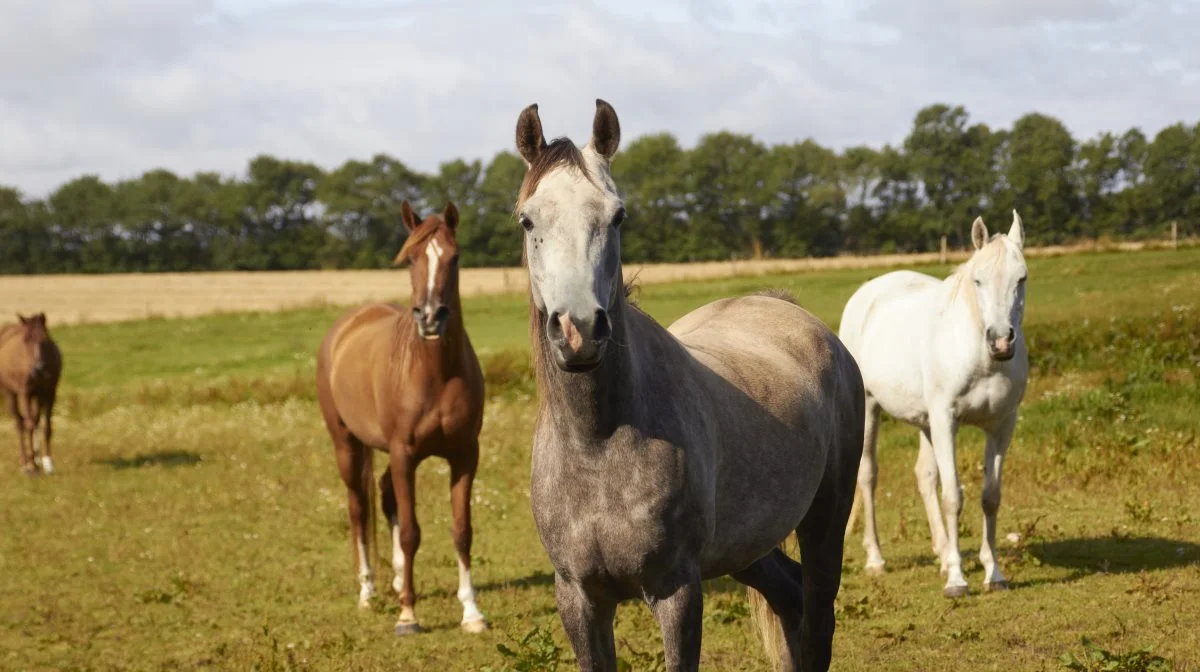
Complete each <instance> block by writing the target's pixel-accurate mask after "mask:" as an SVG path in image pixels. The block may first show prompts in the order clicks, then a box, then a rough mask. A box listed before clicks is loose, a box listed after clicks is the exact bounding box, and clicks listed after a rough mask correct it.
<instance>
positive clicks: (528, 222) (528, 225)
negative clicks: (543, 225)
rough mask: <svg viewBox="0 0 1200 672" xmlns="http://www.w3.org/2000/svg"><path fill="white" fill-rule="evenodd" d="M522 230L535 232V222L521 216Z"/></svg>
mask: <svg viewBox="0 0 1200 672" xmlns="http://www.w3.org/2000/svg"><path fill="white" fill-rule="evenodd" d="M521 228H523V229H525V230H526V231H532V230H533V220H532V219H529V218H528V217H526V216H525V215H521Z"/></svg>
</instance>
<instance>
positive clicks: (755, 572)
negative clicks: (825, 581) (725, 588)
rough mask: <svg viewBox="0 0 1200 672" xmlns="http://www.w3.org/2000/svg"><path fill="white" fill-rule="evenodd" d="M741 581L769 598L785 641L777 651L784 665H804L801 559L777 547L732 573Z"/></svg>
mask: <svg viewBox="0 0 1200 672" xmlns="http://www.w3.org/2000/svg"><path fill="white" fill-rule="evenodd" d="M732 576H733V578H734V579H736V580H737V581H739V582H741V583H744V584H746V585H747V586H749V587H750V588H753V589H754V590H757V591H758V592H759V593H761V594H762V596H763V597H764V598H765V599H766V601H767V605H768V606H769V607H770V608H771V611H772V612H773V613H774V615H775V618H776V619H778V621H779V623H778V625H779V628H780V630H781V631H782V634H783V642H780V643H779V644H780V649H781V650H779V651H777V652H770V651H768V654H771V653H775V654H777V655H778V656H779V657H780V660H779V663H780V669H782V670H785V671H787V672H792V671H793V670H799V669H800V649H801V645H800V632H801V625H802V623H803V620H804V592H803V576H804V574H803V572H802V571H801V569H800V563H798V562H796V561H795V560H792V559H791V558H789V557H788V556H787V554H786V553H784V552H783V550H782V549H779V548H776V549H775V550H773V551H771V552H770V553H769V554H767V555H765V556H763V557H762V558H760V559H758V560H757V561H755V562H754V563H753V564H751V565H750V566H749V567H747V568H746V569H743V570H742V571H740V572H737V573H735V574H733V575H732ZM764 643H765V644H767V646H772V645H773V644H772V643H770V642H764Z"/></svg>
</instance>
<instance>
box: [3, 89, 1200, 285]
mask: <svg viewBox="0 0 1200 672" xmlns="http://www.w3.org/2000/svg"><path fill="white" fill-rule="evenodd" d="M524 172H525V166H524V163H523V162H522V161H521V159H520V158H519V157H517V156H516V155H515V154H513V153H510V152H501V153H500V154H497V155H496V156H495V157H494V158H493V159H492V160H491V161H490V162H488V163H487V165H486V166H485V165H484V164H483V163H482V162H481V161H478V160H476V161H464V160H461V159H457V160H453V161H449V162H447V163H443V164H442V165H441V166H440V168H439V170H438V171H437V172H436V174H425V173H421V172H419V171H416V170H413V169H412V168H410V167H408V166H406V165H405V164H404V163H403V162H402V161H400V160H399V159H397V158H394V157H391V156H388V155H386V154H378V155H376V156H375V157H373V158H371V159H370V160H369V161H357V160H351V161H347V162H346V163H345V164H343V165H342V166H340V167H338V168H336V169H335V170H332V171H326V170H322V169H321V168H320V167H318V166H316V165H314V164H312V163H306V162H300V161H290V160H286V159H279V158H275V157H272V156H258V157H256V158H254V159H252V160H251V161H250V164H249V168H248V170H247V172H246V174H245V176H244V177H240V178H229V177H224V176H221V175H219V174H217V173H209V172H201V173H198V174H196V175H194V176H192V177H183V176H179V175H175V174H173V173H171V172H169V171H166V170H151V171H149V172H147V173H145V174H144V175H142V176H141V177H138V178H136V179H130V180H125V181H121V182H117V183H115V184H108V183H105V182H103V181H101V180H100V179H99V178H97V177H95V176H84V177H80V178H77V179H75V180H72V181H70V182H68V183H66V184H64V185H62V186H61V187H59V188H58V189H56V190H55V191H54V192H53V193H51V194H50V195H49V196H47V197H46V198H44V199H27V198H24V197H23V196H22V194H21V193H20V192H19V191H18V190H16V189H13V188H7V187H3V186H0V273H113V272H132V271H143V272H158V271H199V270H283V269H313V268H383V267H387V266H388V265H390V263H391V261H392V259H393V257H394V255H395V253H396V251H397V250H398V249H399V248H400V246H401V244H402V243H403V240H404V236H405V235H406V231H405V228H404V226H403V224H402V223H401V220H400V202H401V201H403V200H404V199H408V200H409V201H410V202H412V203H413V204H414V206H415V207H416V208H417V210H418V212H426V211H428V210H430V209H437V210H439V211H440V210H441V208H442V207H443V205H444V203H445V202H446V201H447V200H453V201H454V202H455V203H456V204H457V206H458V208H459V211H460V212H461V213H462V221H463V224H462V226H461V227H460V230H459V245H460V248H461V251H462V260H463V264H464V265H467V266H511V265H516V264H518V263H519V261H520V256H521V255H520V250H521V247H520V246H521V229H520V227H519V226H518V225H517V224H516V222H515V221H514V220H513V216H512V207H513V203H514V201H515V198H516V192H517V189H518V187H519V186H520V183H521V179H522V177H523V176H524ZM613 172H614V177H615V179H616V181H617V184H618V186H619V187H620V188H621V190H622V192H623V195H624V197H625V201H626V210H627V212H628V213H629V219H628V224H627V225H626V226H625V227H624V228H623V233H622V246H623V256H624V258H625V260H626V261H628V262H646V261H649V262H656V261H661V262H686V261H705V260H717V259H729V258H751V257H762V256H769V257H802V256H828V255H835V254H839V253H872V252H893V251H895V252H903V251H929V250H935V249H937V248H938V246H939V244H940V239H941V237H942V236H946V237H947V239H948V243H949V245H950V246H951V247H952V248H962V247H965V246H966V245H967V244H968V241H969V236H970V223H971V221H972V220H973V219H974V218H975V216H976V215H979V214H983V215H985V216H986V217H989V218H991V220H992V221H993V228H995V229H999V230H1003V228H1004V227H1007V225H1008V221H1009V216H1008V212H1009V211H1010V210H1011V209H1012V208H1014V207H1016V208H1019V209H1020V211H1021V215H1022V217H1023V218H1024V220H1025V222H1026V225H1027V228H1028V232H1027V236H1028V239H1029V241H1030V242H1031V244H1052V243H1061V242H1069V241H1073V240H1079V239H1086V238H1091V239H1094V238H1100V237H1110V238H1113V239H1131V238H1161V237H1163V236H1164V235H1166V233H1165V232H1166V227H1168V226H1169V223H1170V222H1172V221H1177V222H1178V225H1179V227H1180V231H1181V233H1194V232H1196V224H1195V222H1197V220H1198V219H1200V124H1197V125H1195V126H1188V125H1185V124H1183V123H1179V124H1176V125H1174V126H1170V127H1168V128H1165V129H1163V130H1162V131H1160V132H1159V133H1157V134H1156V135H1155V136H1154V138H1153V139H1150V138H1148V137H1147V136H1146V135H1145V134H1143V133H1142V132H1141V131H1140V130H1138V129H1136V128H1134V129H1130V130H1128V131H1126V132H1124V133H1122V134H1119V135H1118V134H1114V133H1102V134H1100V135H1099V136H1097V137H1095V138H1092V139H1089V140H1086V141H1082V142H1080V141H1078V140H1076V139H1075V138H1073V137H1072V135H1071V133H1070V132H1069V131H1068V130H1067V128H1066V126H1064V125H1063V123H1062V122H1061V121H1059V120H1058V119H1055V118H1053V117H1050V116H1047V115H1043V114H1037V113H1031V114H1027V115H1025V116H1023V117H1021V118H1020V119H1018V120H1017V121H1016V122H1015V123H1014V124H1013V126H1012V128H1010V129H992V128H990V127H988V126H987V125H986V124H982V123H971V120H970V117H969V115H968V114H967V111H966V110H965V109H963V108H962V107H961V106H957V107H951V106H948V105H940V104H939V105H931V106H929V107H926V108H924V109H922V110H920V111H919V112H918V113H917V115H916V117H915V119H914V121H913V126H912V130H911V131H910V133H909V134H908V136H907V137H906V138H905V140H904V142H903V143H902V144H901V145H900V146H895V147H893V146H884V147H883V148H880V149H876V148H872V147H866V146H861V147H852V148H848V149H845V150H844V151H841V152H837V151H834V150H832V149H829V148H827V147H822V146H821V145H819V144H817V143H816V142H815V141H813V140H811V139H810V140H804V141H803V142H796V143H791V144H778V145H771V146H768V145H765V144H763V143H761V142H759V141H757V140H755V139H754V138H753V137H752V136H750V135H743V134H738V133H730V132H725V131H722V132H718V133H712V134H709V135H706V136H704V137H703V138H701V139H700V140H699V141H698V142H697V144H696V146H695V147H694V148H692V149H684V148H683V147H682V146H681V145H680V144H679V142H678V140H677V139H676V138H675V137H673V136H672V135H670V134H668V133H660V134H655V135H647V136H643V137H640V138H637V139H635V140H633V141H632V142H629V143H627V144H626V145H625V147H624V148H623V149H622V151H621V152H620V154H619V155H618V156H617V158H616V159H615V160H614V164H613ZM997 218H1002V219H997Z"/></svg>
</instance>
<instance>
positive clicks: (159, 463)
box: [93, 450, 200, 471]
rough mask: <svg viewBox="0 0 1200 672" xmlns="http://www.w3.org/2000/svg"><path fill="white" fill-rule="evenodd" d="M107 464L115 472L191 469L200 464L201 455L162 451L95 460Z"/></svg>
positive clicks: (178, 451) (187, 452)
mask: <svg viewBox="0 0 1200 672" xmlns="http://www.w3.org/2000/svg"><path fill="white" fill-rule="evenodd" d="M93 462H95V463H96V464H106V465H108V466H110V467H112V468H113V469H114V470H117V471H122V470H125V469H142V468H143V467H169V468H174V467H190V466H192V465H194V464H199V463H200V455H199V454H197V453H193V452H191V451H187V450H162V451H157V452H153V453H138V454H137V455H134V456H133V457H106V458H103V459H99V460H93Z"/></svg>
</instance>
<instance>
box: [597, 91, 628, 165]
mask: <svg viewBox="0 0 1200 672" xmlns="http://www.w3.org/2000/svg"><path fill="white" fill-rule="evenodd" d="M620 144H621V122H619V121H617V111H616V110H614V109H613V107H612V105H609V104H608V103H606V102H604V101H603V100H601V99H599V98H597V99H596V116H595V118H594V119H592V140H591V145H592V149H594V150H596V152H597V153H598V154H600V156H603V157H604V158H606V159H609V160H612V157H613V155H614V154H616V153H617V147H618V146H620Z"/></svg>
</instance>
